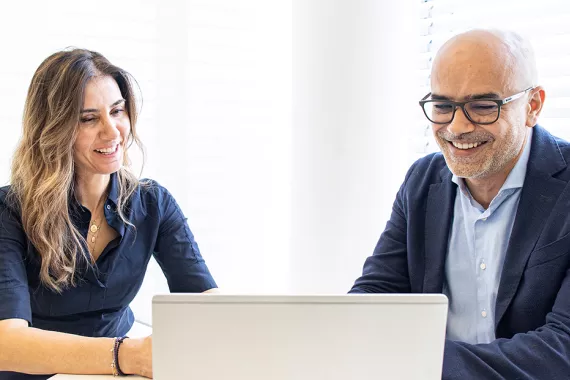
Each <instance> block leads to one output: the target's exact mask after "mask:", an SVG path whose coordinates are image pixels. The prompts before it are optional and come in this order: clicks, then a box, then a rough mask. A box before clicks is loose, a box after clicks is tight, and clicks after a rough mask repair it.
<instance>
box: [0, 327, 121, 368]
mask: <svg viewBox="0 0 570 380" xmlns="http://www.w3.org/2000/svg"><path fill="white" fill-rule="evenodd" d="M9 322H10V321H2V323H0V370H4V371H13V372H22V373H28V374H54V373H68V374H112V373H113V367H112V362H113V346H114V339H113V338H87V337H82V336H77V335H71V334H64V333H59V332H52V331H44V330H39V329H35V328H31V327H27V326H25V327H22V326H21V325H17V326H10V323H9ZM26 325H27V323H26ZM122 348H123V347H121V349H122ZM120 364H121V365H122V364H123V363H120ZM125 366H126V367H127V366H128V365H127V363H125ZM121 368H122V366H121Z"/></svg>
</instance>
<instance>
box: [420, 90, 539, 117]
mask: <svg viewBox="0 0 570 380" xmlns="http://www.w3.org/2000/svg"><path fill="white" fill-rule="evenodd" d="M532 89H534V87H529V88H527V89H526V90H524V91H521V92H519V93H516V94H514V95H512V96H509V97H508V98H505V99H477V100H468V101H466V102H453V101H451V100H433V99H430V100H427V98H429V97H430V96H431V92H430V93H429V94H427V95H426V96H424V97H423V99H422V100H420V106H421V107H422V109H423V110H424V114H425V115H426V117H427V118H428V120H429V121H431V122H432V123H434V124H449V123H451V122H452V121H453V118H454V117H455V111H457V107H459V108H461V109H462V110H463V113H464V114H465V116H466V117H467V119H469V121H471V122H472V123H475V124H482V125H487V124H493V123H494V122H496V121H497V120H499V116H500V114H501V107H502V106H504V105H505V104H507V103H510V102H512V101H513V100H516V99H518V98H520V97H521V96H523V95H524V94H526V93H527V92H529V91H530V90H532Z"/></svg>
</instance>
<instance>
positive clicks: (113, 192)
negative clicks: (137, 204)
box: [69, 173, 119, 213]
mask: <svg viewBox="0 0 570 380" xmlns="http://www.w3.org/2000/svg"><path fill="white" fill-rule="evenodd" d="M69 198H70V202H69V210H70V211H71V212H74V213H75V212H78V211H85V210H86V209H85V208H84V207H83V206H82V205H81V203H80V202H79V201H78V200H77V198H76V197H75V194H70V195H69ZM107 200H108V201H111V202H113V203H114V204H115V207H116V206H117V204H118V201H119V179H118V178H117V173H113V174H111V178H110V181H109V195H108V196H107Z"/></svg>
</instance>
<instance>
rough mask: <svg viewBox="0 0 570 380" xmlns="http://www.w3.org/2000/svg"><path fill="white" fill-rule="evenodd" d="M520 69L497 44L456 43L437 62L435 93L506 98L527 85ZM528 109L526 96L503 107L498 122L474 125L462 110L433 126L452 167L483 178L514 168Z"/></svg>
mask: <svg viewBox="0 0 570 380" xmlns="http://www.w3.org/2000/svg"><path fill="white" fill-rule="evenodd" d="M478 45H480V44H478ZM499 50H500V49H499ZM515 69H516V68H515V67H514V65H512V64H510V63H509V62H508V60H506V59H505V58H504V57H501V54H500V51H499V52H497V48H496V47H493V46H487V47H486V48H485V47H481V46H474V44H473V43H466V42H463V43H460V44H455V45H452V46H450V47H448V48H447V49H446V50H444V51H442V52H441V53H440V56H439V57H438V59H436V61H435V62H434V70H433V73H432V83H431V87H432V96H433V97H444V98H446V99H449V100H453V101H466V100H470V99H472V98H473V97H475V98H477V97H479V96H481V95H484V94H487V95H485V98H495V99H504V98H506V97H509V96H511V95H514V94H515V93H518V92H520V91H522V90H524V89H525V88H524V87H523V86H524V85H522V84H519V83H516V82H517V80H516V78H515V75H514V70H515ZM519 82H520V81H519ZM519 87H523V88H519ZM528 107H529V105H528V95H527V94H525V95H524V96H522V97H521V98H519V99H517V100H514V101H512V102H511V103H508V104H506V105H504V106H502V107H501V110H500V117H499V119H498V120H497V121H496V122H495V123H493V124H489V125H479V124H475V123H472V122H471V121H470V120H469V119H467V117H466V116H465V114H464V113H463V112H462V111H461V109H457V111H456V113H455V117H454V118H453V121H452V122H451V123H449V124H433V125H432V126H433V132H434V136H435V139H436V141H437V143H438V145H439V146H440V148H441V150H442V153H443V155H444V157H445V161H446V162H447V165H448V167H449V169H450V170H451V171H452V172H453V173H454V174H455V175H457V176H458V177H463V178H482V179H484V178H487V177H490V176H492V175H494V174H496V173H499V172H502V171H504V170H510V169H511V168H512V167H513V166H514V163H515V162H516V159H517V158H518V156H519V154H520V152H521V151H522V147H523V146H524V141H525V138H526V136H527V127H526V115H527V113H528V109H529V108H528Z"/></svg>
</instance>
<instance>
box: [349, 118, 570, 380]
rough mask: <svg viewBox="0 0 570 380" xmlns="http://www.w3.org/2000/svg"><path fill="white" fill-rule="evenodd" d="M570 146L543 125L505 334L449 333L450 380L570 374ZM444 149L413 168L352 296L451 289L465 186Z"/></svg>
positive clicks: (498, 316)
mask: <svg viewBox="0 0 570 380" xmlns="http://www.w3.org/2000/svg"><path fill="white" fill-rule="evenodd" d="M569 160H570V144H569V143H568V142H566V141H563V140H561V139H558V138H556V137H554V136H552V135H551V134H550V133H548V132H547V131H546V130H545V129H543V128H541V127H540V126H538V125H537V126H535V130H534V133H533V137H532V146H531V152H530V158H529V162H528V167H527V174H526V178H525V182H524V185H523V188H522V192H521V197H520V202H519V205H518V209H517V214H516V217H515V222H514V226H513V230H512V234H511V238H510V240H509V244H508V248H507V252H506V257H505V264H504V268H503V272H502V275H501V279H500V285H499V291H498V295H497V304H496V313H495V334H496V337H497V339H496V340H494V341H493V342H491V343H489V344H477V345H472V344H467V343H463V342H457V341H451V340H446V342H445V353H444V361H443V378H444V379H462V380H467V379H540V380H545V379H548V380H555V379H570V254H569V253H570V186H568V181H569V180H570V169H569V168H568V165H567V162H568V161H569ZM451 177H452V173H451V171H450V170H449V168H448V167H447V165H446V163H445V160H444V158H443V155H442V154H441V153H435V154H431V155H429V156H427V157H424V158H422V159H420V160H418V161H417V162H416V163H415V164H414V165H413V166H412V167H411V168H410V170H409V171H408V174H407V175H406V179H405V181H404V184H403V185H402V187H401V188H400V190H399V192H398V194H397V197H396V201H395V202H394V206H393V209H392V215H391V217H390V220H389V221H388V223H387V225H386V229H385V230H384V233H383V234H382V235H381V237H380V240H379V241H378V244H377V246H376V249H375V250H374V254H373V255H372V256H371V257H369V258H368V259H367V260H366V262H365V264H364V270H363V274H362V276H361V277H360V278H359V279H358V280H356V282H355V284H354V287H353V288H352V290H351V293H441V292H442V287H443V280H444V268H445V258H446V255H447V250H448V241H449V233H450V231H451V225H452V221H453V210H454V203H455V195H456V189H457V185H455V184H454V183H453V182H452V181H451Z"/></svg>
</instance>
